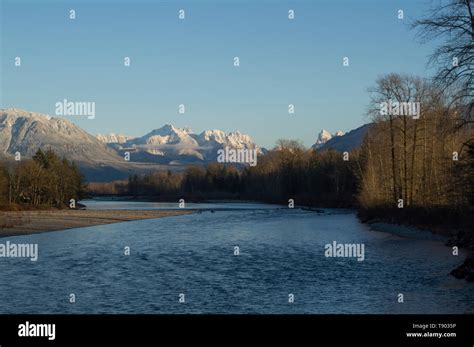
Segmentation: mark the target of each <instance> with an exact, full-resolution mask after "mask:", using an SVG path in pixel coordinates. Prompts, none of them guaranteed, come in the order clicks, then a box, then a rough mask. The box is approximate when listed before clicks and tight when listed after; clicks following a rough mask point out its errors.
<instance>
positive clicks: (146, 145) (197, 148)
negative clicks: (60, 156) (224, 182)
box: [97, 124, 261, 163]
mask: <svg viewBox="0 0 474 347" xmlns="http://www.w3.org/2000/svg"><path fill="white" fill-rule="evenodd" d="M112 135H113V134H111V135H107V136H104V135H100V136H99V135H98V136H97V138H98V139H99V140H101V141H103V142H104V143H107V144H108V145H109V146H111V147H113V148H115V149H116V150H118V151H119V152H122V153H123V152H126V151H128V152H130V153H131V158H132V160H134V161H154V162H161V163H164V162H182V161H186V162H189V161H194V160H197V161H211V160H215V159H216V157H217V151H218V150H219V149H221V148H224V147H230V148H234V149H243V148H246V149H257V152H258V153H261V150H260V148H259V147H258V146H257V145H256V144H255V142H254V141H253V139H252V138H251V137H250V136H249V135H246V134H242V133H240V132H239V131H235V132H230V133H228V134H226V133H225V132H224V131H222V130H217V129H216V130H205V131H203V132H202V133H200V134H194V133H193V131H192V130H191V129H189V128H177V127H174V126H173V125H171V124H166V125H164V126H163V127H161V128H159V129H155V130H152V131H151V132H149V133H148V134H146V135H144V136H141V137H137V138H130V139H128V140H126V141H122V142H119V141H118V139H117V140H115V139H114V138H113V136H112ZM110 139H113V141H108V140H110Z"/></svg>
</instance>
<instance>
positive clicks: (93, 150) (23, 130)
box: [0, 109, 121, 163]
mask: <svg viewBox="0 0 474 347" xmlns="http://www.w3.org/2000/svg"><path fill="white" fill-rule="evenodd" d="M40 148H41V149H43V150H47V149H48V148H51V149H53V150H54V151H55V152H56V153H58V154H59V155H60V156H65V157H67V158H68V159H70V160H74V161H78V162H79V161H80V162H90V163H100V162H102V163H105V162H115V161H120V160H121V158H120V157H119V156H118V155H117V153H116V152H115V151H113V150H111V149H110V148H108V147H107V146H106V145H105V144H103V143H102V142H100V141H99V140H97V139H96V138H95V137H94V136H92V135H90V134H88V133H87V132H85V131H84V130H82V129H81V128H79V127H78V126H76V125H75V124H73V123H72V122H70V121H69V120H67V119H65V118H56V117H51V116H49V115H44V114H40V113H35V112H28V111H24V110H19V109H0V153H2V154H3V156H4V157H13V156H14V155H15V153H16V152H19V153H20V154H21V155H22V157H26V158H28V157H31V156H33V155H34V154H35V153H36V152H37V150H38V149H40Z"/></svg>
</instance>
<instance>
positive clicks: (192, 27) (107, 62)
mask: <svg viewBox="0 0 474 347" xmlns="http://www.w3.org/2000/svg"><path fill="white" fill-rule="evenodd" d="M0 2H1V22H2V23H1V24H2V28H1V29H2V34H1V38H2V50H1V59H2V63H1V68H2V69H1V70H2V71H1V82H2V84H1V92H2V93H1V96H2V98H1V100H0V107H1V108H10V107H15V108H22V109H26V110H29V111H35V112H41V113H47V114H50V115H54V114H55V104H56V102H58V101H62V100H63V99H68V100H70V101H91V102H92V101H93V102H95V104H96V117H95V119H93V120H91V119H87V117H69V118H70V119H71V120H72V121H73V122H75V123H76V124H78V125H79V126H81V127H82V128H84V129H85V130H87V131H88V132H90V133H92V134H97V133H109V132H115V133H124V134H128V135H132V136H141V135H144V134H145V133H147V132H149V131H151V130H152V129H155V128H159V127H161V126H162V125H164V124H166V123H171V124H173V125H175V126H179V127H183V126H189V127H190V128H192V129H193V130H194V132H201V131H202V130H205V129H221V130H224V131H226V132H228V131H233V130H240V131H242V132H244V133H247V134H249V135H250V136H252V137H253V138H254V139H255V140H256V142H257V143H258V144H259V145H261V146H264V147H272V146H273V145H274V144H275V141H276V140H277V139H279V138H292V139H300V140H302V141H303V143H304V144H305V145H308V146H309V145H311V144H313V143H314V142H315V140H316V137H317V134H318V132H319V131H320V130H321V129H322V128H324V129H327V130H329V131H330V132H335V131H337V130H339V129H341V130H344V131H348V130H351V129H354V128H356V127H358V126H360V125H362V124H364V123H366V122H367V118H366V116H365V110H366V107H367V104H368V94H367V88H368V87H370V86H372V85H373V83H374V81H375V79H376V78H377V77H378V76H380V75H383V74H385V73H389V72H401V73H413V74H417V75H421V76H429V71H428V70H427V69H426V61H427V56H428V55H429V54H430V52H431V51H432V47H430V46H421V45H420V44H419V43H418V42H417V40H415V32H414V31H412V30H410V29H409V23H410V21H411V20H413V19H415V18H419V17H420V16H424V15H425V14H426V13H427V11H428V9H429V7H430V2H429V1H426V0H406V1H401V0H338V1H335V0H300V1H283V0H282V1H279V0H227V1H225V0H220V1H217V0H188V1H185V0H183V1H140V0H133V1H132V0H129V1H104V0H102V1H100V0H95V1H51V0H49V1H40V0H34V1H23V0H0ZM70 9H74V10H75V11H76V19H74V20H71V19H69V10H70ZM180 9H184V10H185V13H186V19H185V20H180V19H179V18H178V11H179V10H180ZM289 9H293V10H294V11H295V19H294V20H289V19H288V10H289ZM399 9H402V10H403V11H404V19H403V20H399V19H398V18H397V15H398V13H397V12H398V10H399ZM126 56H128V57H130V58H131V66H130V67H125V66H124V64H123V59H124V57H126ZM236 56H238V57H239V58H240V66H239V67H234V66H233V63H234V61H233V59H234V57H236ZM15 57H21V66H20V67H15V66H14V62H15ZM343 57H349V66H348V67H344V66H343V64H342V60H343ZM179 104H184V105H185V107H186V112H185V113H184V114H179V112H178V105H179ZM288 104H294V105H295V114H293V115H289V114H288Z"/></svg>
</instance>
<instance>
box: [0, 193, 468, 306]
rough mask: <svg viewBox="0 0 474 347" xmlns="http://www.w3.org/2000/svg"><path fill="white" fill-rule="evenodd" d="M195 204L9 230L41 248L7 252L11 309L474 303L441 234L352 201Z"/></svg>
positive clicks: (0, 297)
mask: <svg viewBox="0 0 474 347" xmlns="http://www.w3.org/2000/svg"><path fill="white" fill-rule="evenodd" d="M84 203H85V204H86V205H87V206H88V208H91V209H112V208H113V209H116V208H123V209H125V208H126V209H134V208H135V209H144V208H145V209H170V208H176V204H166V203H138V202H120V201H114V202H106V201H85V202H84ZM188 208H193V209H199V213H198V212H196V213H194V214H191V215H183V216H177V217H167V218H161V219H151V220H141V221H133V222H126V223H117V224H109V225H100V226H94V227H87V228H77V229H71V230H65V231H59V232H50V233H42V234H36V235H25V236H17V237H7V238H2V239H0V242H1V243H5V242H6V241H10V242H15V243H37V244H38V247H39V259H38V261H36V262H32V261H30V260H29V259H25V258H0V274H1V275H0V313H474V285H473V284H472V283H467V282H465V281H460V280H456V279H454V278H453V277H452V276H449V272H450V271H451V270H452V269H453V268H454V267H455V266H457V265H459V264H460V263H462V261H463V256H462V254H461V255H459V256H453V255H452V253H451V249H450V248H449V247H446V246H444V244H443V242H441V241H438V240H430V239H429V238H428V239H427V238H426V237H424V238H416V237H414V238H411V237H400V236H396V235H393V234H389V233H384V232H380V231H374V230H371V229H370V227H368V226H367V225H364V224H361V223H360V222H359V221H358V219H357V218H356V216H355V213H354V212H353V211H350V210H337V209H324V210H323V211H319V212H318V211H308V210H302V209H297V208H295V209H287V208H282V207H281V206H276V205H266V204H255V203H215V204H214V203H210V204H194V205H188ZM333 241H336V242H337V243H355V244H363V245H364V260H363V261H358V260H357V258H354V257H326V256H325V245H326V244H332V243H333ZM126 247H129V249H130V255H125V254H124V253H125V252H124V251H125V248H126ZM235 247H238V251H239V252H238V255H236V248H235ZM70 294H74V295H75V299H76V301H75V302H74V303H71V302H70V298H71V296H70ZM180 294H184V297H183V296H180ZM290 294H292V296H291V295H290ZM399 294H403V303H400V302H398V301H399V300H398V299H399V296H398V295H399ZM290 297H292V298H294V302H289V301H290V300H289V298H290ZM180 298H181V299H183V298H184V302H180V300H179V299H180Z"/></svg>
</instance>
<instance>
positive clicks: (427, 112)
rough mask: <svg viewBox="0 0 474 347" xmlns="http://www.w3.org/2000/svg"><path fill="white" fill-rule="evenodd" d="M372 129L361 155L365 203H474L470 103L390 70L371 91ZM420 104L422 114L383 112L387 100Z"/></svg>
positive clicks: (426, 205)
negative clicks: (466, 120) (457, 101)
mask: <svg viewBox="0 0 474 347" xmlns="http://www.w3.org/2000/svg"><path fill="white" fill-rule="evenodd" d="M370 92H371V100H372V101H371V104H370V107H369V114H370V115H371V117H372V120H373V121H374V125H373V126H372V127H371V129H370V130H369V133H368V134H367V136H366V138H365V141H364V144H363V146H362V148H361V155H360V157H359V160H360V166H361V168H362V170H361V171H360V175H359V184H360V190H359V201H360V203H361V205H362V207H365V208H373V207H380V206H388V207H396V208H401V207H405V208H406V207H415V208H417V207H424V208H440V207H442V208H446V207H449V208H451V209H464V208H468V206H469V205H472V203H473V196H474V194H473V181H472V177H473V173H474V171H473V163H474V146H473V145H472V142H471V139H473V138H474V131H473V130H474V129H473V127H472V126H470V125H468V126H460V125H461V124H462V121H463V119H464V118H465V117H467V116H468V115H466V110H468V106H466V105H464V104H462V103H460V104H454V105H453V104H452V102H451V99H450V95H449V94H448V93H446V92H443V91H440V90H439V89H437V87H436V86H435V85H433V84H431V83H430V82H428V81H426V80H423V79H421V78H418V77H413V76H408V75H398V74H389V75H387V76H384V77H382V78H380V79H379V80H378V81H377V82H376V86H375V87H374V88H373V89H371V90H370ZM388 100H391V101H392V102H398V103H400V104H402V103H411V104H412V105H414V104H415V103H419V105H420V109H419V113H418V114H417V115H406V114H397V113H400V112H394V113H389V114H381V112H380V105H381V104H382V103H383V102H387V101H388Z"/></svg>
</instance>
